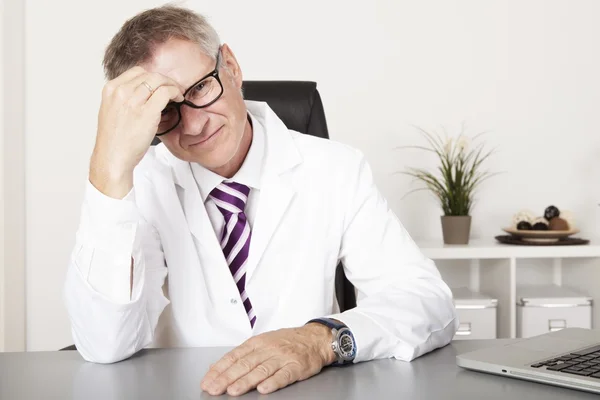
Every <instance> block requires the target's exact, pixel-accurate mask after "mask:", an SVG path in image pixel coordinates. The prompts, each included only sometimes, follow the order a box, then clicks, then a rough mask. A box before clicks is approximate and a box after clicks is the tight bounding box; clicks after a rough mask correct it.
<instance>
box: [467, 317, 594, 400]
mask: <svg viewBox="0 0 600 400" xmlns="http://www.w3.org/2000/svg"><path fill="white" fill-rule="evenodd" d="M456 362H457V364H458V366H459V367H462V368H465V369H469V370H474V371H479V372H486V373H491V374H497V375H502V376H506V377H511V378H517V379H523V380H528V381H533V382H539V383H546V384H550V385H555V386H562V387H566V388H570V389H579V390H584V391H588V392H592V393H599V394H600V330H592V329H584V328H566V329H562V330H560V331H555V332H549V333H545V334H543V335H539V336H534V337H531V338H527V339H521V340H518V341H516V342H512V343H510V344H507V345H504V346H496V347H492V348H485V349H480V350H475V351H471V352H468V353H464V354H460V355H458V356H456Z"/></svg>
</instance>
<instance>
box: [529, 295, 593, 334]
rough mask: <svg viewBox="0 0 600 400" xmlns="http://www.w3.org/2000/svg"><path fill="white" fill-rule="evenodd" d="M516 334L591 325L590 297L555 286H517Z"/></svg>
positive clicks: (540, 332)
mask: <svg viewBox="0 0 600 400" xmlns="http://www.w3.org/2000/svg"><path fill="white" fill-rule="evenodd" d="M517 298H518V302H517V337H522V338H527V337H531V336H536V335H541V334H543V333H548V332H553V331H557V330H561V329H564V328H591V327H592V298H591V297H589V296H586V295H582V294H581V293H579V292H578V291H576V290H573V289H571V288H565V287H560V286H557V285H520V286H518V287H517Z"/></svg>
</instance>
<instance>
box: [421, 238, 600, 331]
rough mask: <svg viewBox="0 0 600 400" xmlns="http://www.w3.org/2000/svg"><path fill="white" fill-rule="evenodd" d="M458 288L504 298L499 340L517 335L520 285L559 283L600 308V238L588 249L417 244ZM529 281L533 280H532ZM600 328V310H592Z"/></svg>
mask: <svg viewBox="0 0 600 400" xmlns="http://www.w3.org/2000/svg"><path fill="white" fill-rule="evenodd" d="M416 243H417V245H418V246H419V248H420V249H421V251H422V252H423V253H424V254H425V256H426V257H428V258H430V259H432V260H434V262H435V263H436V265H437V266H438V267H439V269H440V273H441V274H442V277H443V278H444V279H445V280H446V281H447V282H448V284H449V285H450V286H451V287H453V288H456V287H467V288H468V289H469V290H471V291H473V292H481V293H484V294H486V295H488V296H491V297H493V298H494V299H497V300H498V307H497V322H498V326H497V337H499V338H515V337H517V323H518V320H517V300H518V299H517V285H519V284H523V283H533V284H536V285H538V284H553V285H555V286H559V287H562V286H564V287H565V288H566V287H571V288H574V289H577V290H578V291H579V292H581V293H583V294H586V295H587V296H589V297H591V298H592V299H594V300H595V303H596V304H600V301H599V300H600V238H597V239H596V240H593V239H592V240H590V243H589V244H587V245H576V246H556V245H555V246H519V245H507V244H502V243H499V242H498V241H496V240H495V239H494V238H493V237H492V238H488V239H472V240H471V241H470V242H469V244H468V245H446V244H444V243H443V241H442V240H437V241H432V240H416ZM526 281H527V282H526ZM592 322H593V326H594V328H595V329H600V306H598V305H596V306H595V307H593V311H592Z"/></svg>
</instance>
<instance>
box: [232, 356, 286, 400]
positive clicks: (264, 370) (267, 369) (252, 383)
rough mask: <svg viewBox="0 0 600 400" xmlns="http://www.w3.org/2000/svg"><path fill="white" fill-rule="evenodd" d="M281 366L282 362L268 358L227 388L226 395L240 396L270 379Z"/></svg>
mask: <svg viewBox="0 0 600 400" xmlns="http://www.w3.org/2000/svg"><path fill="white" fill-rule="evenodd" d="M282 366H283V361H282V360H278V359H275V358H270V359H268V360H266V361H264V362H263V363H261V364H259V365H257V366H256V368H254V369H253V370H252V371H250V372H249V373H248V374H246V375H245V376H243V377H241V378H240V379H238V380H237V381H235V382H233V383H232V384H231V385H229V386H228V387H227V393H228V394H229V395H231V396H240V395H242V394H244V393H247V392H249V391H250V390H252V389H254V388H256V386H257V385H258V384H259V383H261V382H263V381H264V380H266V379H268V378H270V377H271V376H273V374H275V372H277V371H278V370H279V369H280V368H281V367H282Z"/></svg>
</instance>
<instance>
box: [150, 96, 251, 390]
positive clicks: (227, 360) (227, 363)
mask: <svg viewBox="0 0 600 400" xmlns="http://www.w3.org/2000/svg"><path fill="white" fill-rule="evenodd" d="M150 100H152V99H150ZM149 102H150V101H149ZM253 350H254V348H253V347H252V346H250V345H247V344H245V343H244V344H242V345H240V346H238V347H236V348H235V349H233V350H231V351H230V352H229V353H227V354H225V355H224V356H223V357H222V358H221V359H220V360H219V361H217V362H216V363H215V364H214V365H213V366H212V367H210V369H209V370H208V372H207V373H206V375H205V376H204V379H202V382H201V384H200V385H201V386H202V388H203V389H204V390H206V389H207V388H208V385H209V384H211V383H212V382H213V381H214V380H215V379H216V378H217V377H218V376H219V375H221V374H222V373H223V372H225V371H226V370H227V369H229V367H231V366H232V365H233V364H235V363H236V362H237V361H238V360H239V359H241V358H243V357H245V356H246V355H248V354H250V353H251V352H252V351H253Z"/></svg>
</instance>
